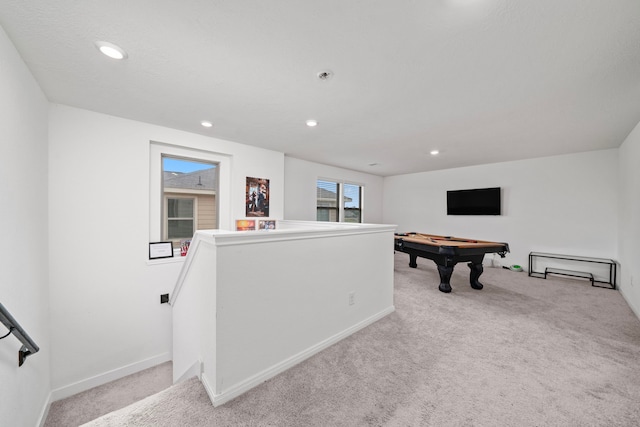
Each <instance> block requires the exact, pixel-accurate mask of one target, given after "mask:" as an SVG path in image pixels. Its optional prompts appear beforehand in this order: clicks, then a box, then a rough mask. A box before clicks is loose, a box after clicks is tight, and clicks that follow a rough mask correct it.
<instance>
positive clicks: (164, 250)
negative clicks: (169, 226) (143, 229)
mask: <svg viewBox="0 0 640 427" xmlns="http://www.w3.org/2000/svg"><path fill="white" fill-rule="evenodd" d="M171 257H173V243H171V242H152V243H149V259H159V258H171Z"/></svg>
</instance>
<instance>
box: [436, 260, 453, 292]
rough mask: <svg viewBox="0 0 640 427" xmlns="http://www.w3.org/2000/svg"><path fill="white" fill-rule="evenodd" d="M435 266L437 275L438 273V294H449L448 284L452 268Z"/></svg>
mask: <svg viewBox="0 0 640 427" xmlns="http://www.w3.org/2000/svg"><path fill="white" fill-rule="evenodd" d="M436 265H437V266H438V273H440V286H438V289H440V292H445V293H449V292H451V285H450V284H449V283H450V282H451V275H452V274H453V266H452V265H450V266H445V265H440V264H436Z"/></svg>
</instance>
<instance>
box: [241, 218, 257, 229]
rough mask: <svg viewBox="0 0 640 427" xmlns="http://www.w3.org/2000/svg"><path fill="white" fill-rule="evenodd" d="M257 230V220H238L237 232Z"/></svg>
mask: <svg viewBox="0 0 640 427" xmlns="http://www.w3.org/2000/svg"><path fill="white" fill-rule="evenodd" d="M255 229H256V220H255V219H238V220H236V231H253V230H255Z"/></svg>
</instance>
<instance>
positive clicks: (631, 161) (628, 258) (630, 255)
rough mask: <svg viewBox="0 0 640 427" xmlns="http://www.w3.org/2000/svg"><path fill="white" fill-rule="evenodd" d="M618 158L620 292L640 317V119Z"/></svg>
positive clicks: (621, 148)
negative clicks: (639, 261)
mask: <svg viewBox="0 0 640 427" xmlns="http://www.w3.org/2000/svg"><path fill="white" fill-rule="evenodd" d="M619 158H620V189H619V193H620V196H619V197H620V204H619V206H620V208H619V213H620V214H619V219H618V224H619V233H618V236H619V240H618V242H619V243H618V247H619V252H620V263H621V264H622V268H621V280H620V292H621V293H622V295H623V296H624V297H625V299H626V300H627V302H628V303H629V305H630V306H631V308H632V309H633V310H634V311H635V313H636V315H637V316H638V317H640V263H638V260H639V259H640V243H639V242H640V167H638V165H640V123H639V124H638V125H637V126H636V127H635V129H634V130H633V131H632V132H631V133H630V134H629V136H628V137H627V139H626V140H625V142H624V143H623V144H622V146H621V147H620V150H619ZM632 279H633V281H632Z"/></svg>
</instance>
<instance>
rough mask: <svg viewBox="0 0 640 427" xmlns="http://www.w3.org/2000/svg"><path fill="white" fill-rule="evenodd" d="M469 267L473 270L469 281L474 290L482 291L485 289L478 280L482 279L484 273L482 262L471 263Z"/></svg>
mask: <svg viewBox="0 0 640 427" xmlns="http://www.w3.org/2000/svg"><path fill="white" fill-rule="evenodd" d="M467 265H468V266H469V268H470V269H471V273H469V281H470V282H471V287H472V288H473V289H482V288H483V286H482V283H480V282H479V281H478V279H479V278H480V275H481V274H482V272H483V271H484V267H483V266H482V262H480V263H473V262H470V263H469V264H467Z"/></svg>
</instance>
